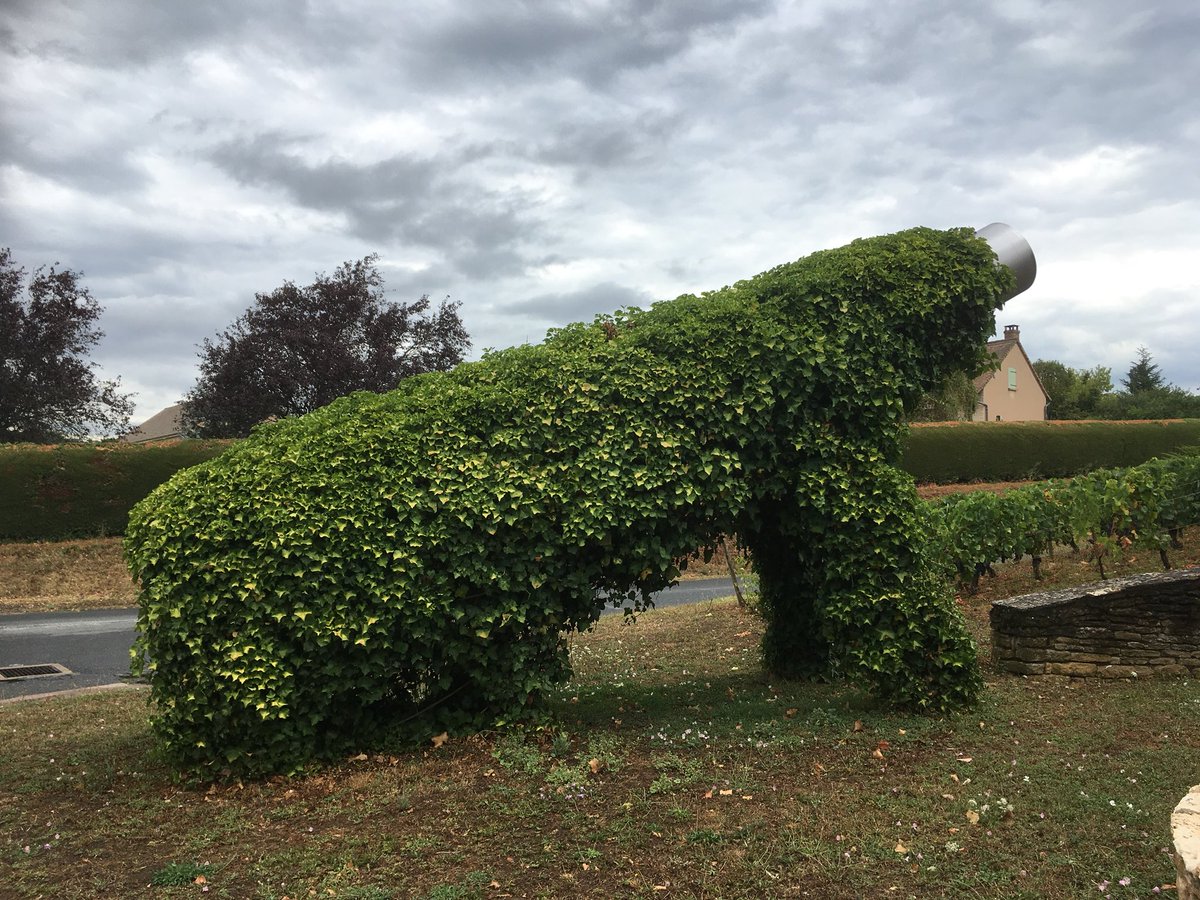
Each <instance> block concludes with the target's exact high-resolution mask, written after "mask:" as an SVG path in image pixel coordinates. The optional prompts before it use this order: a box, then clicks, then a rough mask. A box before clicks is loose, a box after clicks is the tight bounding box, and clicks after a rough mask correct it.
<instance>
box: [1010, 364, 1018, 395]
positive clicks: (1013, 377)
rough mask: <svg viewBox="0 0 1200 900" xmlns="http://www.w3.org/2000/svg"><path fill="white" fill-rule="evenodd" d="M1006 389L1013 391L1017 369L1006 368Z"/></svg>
mask: <svg viewBox="0 0 1200 900" xmlns="http://www.w3.org/2000/svg"><path fill="white" fill-rule="evenodd" d="M1008 389H1009V390H1010V391H1015V390H1016V389H1017V370H1016V369H1009V370H1008Z"/></svg>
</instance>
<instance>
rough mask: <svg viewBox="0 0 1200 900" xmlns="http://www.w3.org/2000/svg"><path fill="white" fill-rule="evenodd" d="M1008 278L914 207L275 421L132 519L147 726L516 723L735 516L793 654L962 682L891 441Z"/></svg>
mask: <svg viewBox="0 0 1200 900" xmlns="http://www.w3.org/2000/svg"><path fill="white" fill-rule="evenodd" d="M1011 283H1012V282H1011V274H1010V273H1009V272H1008V271H1007V270H1006V269H1001V268H999V267H997V266H996V265H995V257H994V255H993V254H992V251H991V249H990V248H989V247H988V246H987V245H986V243H984V242H983V241H981V240H979V239H977V238H975V237H974V235H973V233H972V232H970V231H969V230H956V231H950V232H935V231H931V230H929V229H914V230H912V231H908V232H902V233H900V234H897V235H891V236H888V237H884V238H875V239H871V240H866V241H856V242H855V243H853V244H851V245H849V246H848V247H844V248H841V249H840V250H833V251H825V252H822V253H818V254H814V255H813V256H810V257H808V258H806V259H803V260H801V261H799V262H796V263H791V264H788V265H784V266H780V267H778V268H776V269H773V270H771V271H769V272H766V273H764V274H762V275H759V276H757V277H755V278H753V279H750V280H748V281H744V282H739V283H738V284H736V285H734V286H732V287H727V288H724V289H722V290H720V291H715V292H711V293H707V294H705V295H703V296H700V297H696V296H683V297H679V298H677V299H676V300H673V301H669V302H665V303H660V304H656V305H655V306H654V307H653V308H651V309H649V310H646V311H639V310H623V311H621V312H619V313H617V314H615V315H613V316H604V317H601V318H599V319H598V320H597V321H596V322H594V323H592V324H590V325H573V326H570V327H567V328H564V329H561V330H558V331H555V332H552V333H551V334H550V335H549V336H548V337H547V340H546V341H545V342H544V343H543V344H541V345H538V346H524V347H518V348H514V349H511V350H505V351H502V352H498V353H490V354H488V355H486V356H485V357H484V358H483V359H482V360H480V361H479V362H475V363H469V364H465V365H462V366H460V367H458V368H456V369H455V370H453V371H452V372H449V373H443V374H431V375H425V376H420V377H417V378H412V379H408V380H406V381H405V382H403V383H402V384H401V386H400V387H399V388H398V389H397V390H395V391H393V392H391V393H388V394H384V395H375V394H357V395H354V396H351V397H348V398H344V399H342V400H339V401H336V402H335V403H333V404H331V405H330V406H328V407H326V408H324V409H322V410H318V411H317V412H315V413H312V414H310V415H308V416H305V417H303V418H299V419H293V420H287V421H283V422H279V423H276V424H273V425H270V426H266V427H262V428H260V429H258V430H257V431H256V432H255V433H254V434H253V435H252V436H251V437H250V438H248V439H247V440H245V441H243V442H242V443H240V444H238V445H236V446H235V447H233V448H231V449H230V450H229V451H228V452H227V453H225V454H224V455H222V456H220V457H218V458H217V459H214V460H212V461H210V462H208V463H205V464H203V465H201V466H198V467H196V468H193V469H189V470H186V471H184V472H181V473H179V474H178V475H176V476H175V477H174V478H173V479H172V480H171V481H169V482H168V483H167V484H165V485H163V486H161V487H160V488H158V489H157V490H156V491H155V492H154V493H153V494H151V495H150V497H148V498H147V499H146V500H145V501H143V502H142V503H141V504H139V505H138V506H137V508H136V509H135V510H134V511H133V513H132V515H131V517H130V523H129V529H128V532H127V538H126V546H127V550H128V553H129V556H130V559H131V561H132V565H133V568H134V572H135V575H136V576H137V577H138V578H139V579H140V582H141V596H140V603H141V610H140V616H139V628H140V632H141V634H140V637H139V641H138V645H137V647H136V648H135V651H134V652H135V657H136V656H137V655H138V654H140V653H141V652H142V651H145V652H146V653H148V655H149V657H150V659H151V660H152V665H153V668H152V670H151V672H150V673H149V674H150V681H151V688H152V695H153V699H154V701H155V709H156V713H155V727H156V730H157V733H158V734H159V736H160V737H161V739H162V740H163V741H164V743H165V745H166V748H167V750H168V751H169V752H170V754H171V755H172V756H173V757H174V758H175V759H176V761H177V762H178V763H179V764H181V765H182V766H184V767H187V768H191V769H201V770H205V769H213V768H221V767H228V768H230V769H231V770H235V771H241V772H265V771H275V770H279V769H286V768H290V767H293V766H295V765H298V764H300V763H302V762H303V761H304V760H306V759H309V758H310V757H312V756H314V755H322V754H332V753H340V752H344V751H345V750H346V749H348V748H350V747H354V746H362V745H365V744H369V743H371V742H375V741H380V740H383V739H385V738H396V737H409V738H416V737H420V736H422V735H424V736H428V735H430V734H432V733H437V732H440V731H441V730H442V729H450V730H460V731H461V730H466V729H472V728H479V727H486V726H489V725H491V724H494V723H498V722H504V721H510V720H512V719H513V718H514V717H518V716H522V715H525V714H526V713H527V712H528V710H529V709H530V706H531V704H533V703H534V702H535V701H536V700H537V698H538V696H539V694H540V693H541V692H542V691H543V690H544V689H546V688H547V687H549V686H550V685H552V684H554V683H556V682H558V681H561V680H562V679H563V678H565V677H566V676H567V674H568V659H567V654H566V648H565V646H564V643H563V638H562V635H563V633H564V632H565V631H570V630H572V629H576V628H586V627H588V626H589V625H590V624H591V623H592V622H594V621H595V620H596V617H597V616H598V615H599V614H600V612H601V611H602V609H603V608H604V607H605V605H606V604H608V603H611V604H614V605H617V606H625V607H626V608H627V609H629V610H636V609H639V608H642V607H643V605H644V604H645V601H646V598H647V596H648V594H649V593H651V592H653V591H656V590H658V589H660V588H662V587H664V586H666V585H667V584H669V583H670V582H671V581H672V580H673V579H674V578H675V577H676V576H677V575H678V572H677V570H676V569H675V567H674V564H673V560H675V559H677V558H679V557H681V556H683V555H685V554H687V553H689V552H691V551H693V550H694V549H695V548H696V547H702V546H706V545H711V544H712V543H713V542H714V541H715V540H716V538H717V537H718V536H719V535H720V534H723V533H738V534H739V535H742V536H743V537H744V538H745V539H746V541H747V542H748V544H749V546H750V549H751V552H752V553H753V554H754V557H755V559H756V562H757V563H759V565H758V571H759V573H760V579H761V590H762V595H763V608H764V615H765V618H766V624H767V628H766V638H765V641H764V653H765V656H766V660H767V663H768V665H769V666H771V668H772V669H773V670H774V671H776V672H777V673H780V674H783V675H793V674H803V673H806V672H812V671H820V672H825V673H828V672H830V671H840V672H843V673H845V674H847V675H850V676H851V677H853V678H855V679H857V680H859V681H861V682H863V683H864V684H866V685H868V686H869V687H871V688H872V689H874V690H875V691H876V692H877V693H878V694H879V695H880V696H882V697H884V698H886V699H888V700H890V701H892V702H895V703H900V704H905V705H910V706H916V707H920V708H927V709H944V708H948V707H952V706H955V705H959V704H962V703H969V702H971V701H972V700H973V699H974V697H975V694H976V691H977V689H978V685H979V673H978V667H977V662H976V656H975V648H974V645H973V643H972V641H971V639H970V636H969V634H968V632H967V630H966V628H965V627H964V624H963V622H962V620H961V617H960V616H959V615H958V612H957V610H956V608H955V606H954V604H953V600H952V597H951V596H950V594H949V591H948V587H947V585H946V584H945V583H944V582H943V581H942V580H940V579H939V578H938V575H937V566H936V564H935V563H934V561H933V560H932V559H931V558H930V557H929V556H928V555H927V553H926V552H925V551H923V550H920V549H914V548H919V547H920V546H922V544H923V542H922V541H921V540H920V528H921V526H922V524H923V519H922V518H921V517H922V514H923V507H922V505H921V504H920V502H919V501H918V499H917V497H916V493H915V489H914V487H913V483H912V479H911V478H908V477H907V476H905V475H903V474H902V473H900V472H899V471H898V470H896V469H895V468H893V467H892V465H891V463H892V462H893V461H894V460H896V459H897V458H898V456H899V446H900V437H901V434H902V432H903V429H904V404H905V403H909V404H912V403H915V402H916V401H917V399H919V397H920V396H921V394H922V393H923V392H924V391H925V390H927V389H928V388H929V387H931V386H932V385H934V384H936V383H938V382H940V381H941V379H942V378H943V377H945V375H946V374H947V373H948V372H951V371H955V370H958V369H962V368H964V367H969V366H971V365H973V364H974V363H975V362H977V361H978V360H980V359H982V355H983V348H984V344H983V339H984V337H985V336H986V335H987V334H989V333H990V331H991V330H992V328H993V327H994V310H995V308H996V307H997V306H998V305H999V298H1000V297H1002V296H1004V295H1005V294H1006V292H1007V291H1008V290H1009V289H1010V288H1011Z"/></svg>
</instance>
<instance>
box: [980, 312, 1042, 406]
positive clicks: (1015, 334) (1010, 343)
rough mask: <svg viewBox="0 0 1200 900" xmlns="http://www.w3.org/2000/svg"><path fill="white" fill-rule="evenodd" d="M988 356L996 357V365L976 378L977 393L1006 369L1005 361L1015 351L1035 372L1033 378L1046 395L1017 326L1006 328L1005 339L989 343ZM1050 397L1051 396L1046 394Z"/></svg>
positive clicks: (1007, 326)
mask: <svg viewBox="0 0 1200 900" xmlns="http://www.w3.org/2000/svg"><path fill="white" fill-rule="evenodd" d="M987 349H988V354H989V355H990V356H993V357H995V360H996V362H995V364H994V365H993V366H992V368H991V369H989V370H988V371H986V372H984V373H983V374H982V375H978V376H976V378H975V391H976V392H979V391H982V390H983V389H984V387H986V386H987V383H988V382H989V381H991V380H992V379H993V378H995V377H996V376H997V375H998V374H999V373H1000V370H1001V369H1002V368H1004V360H1005V359H1007V358H1008V354H1010V353H1012V352H1013V351H1014V350H1016V351H1018V352H1019V353H1020V354H1021V355H1022V356H1024V357H1025V362H1027V363H1029V368H1030V370H1032V371H1033V378H1034V380H1035V381H1036V382H1037V386H1038V387H1039V388H1041V391H1042V393H1043V394H1046V388H1045V386H1043V385H1042V379H1040V378H1038V374H1037V370H1036V369H1034V368H1033V363H1032V361H1030V359H1029V354H1027V353H1026V352H1025V348H1024V347H1022V346H1021V329H1020V328H1018V327H1017V326H1016V325H1005V326H1004V337H1002V338H1001V339H1000V340H998V341H988V344H987ZM1046 396H1047V397H1049V396H1050V395H1049V394H1046Z"/></svg>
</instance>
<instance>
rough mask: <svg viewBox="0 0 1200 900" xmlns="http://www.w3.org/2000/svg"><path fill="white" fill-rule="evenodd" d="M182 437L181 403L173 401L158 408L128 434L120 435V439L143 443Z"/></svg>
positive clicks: (131, 442) (132, 442)
mask: <svg viewBox="0 0 1200 900" xmlns="http://www.w3.org/2000/svg"><path fill="white" fill-rule="evenodd" d="M182 437H183V403H182V402H181V403H175V404H172V405H171V406H168V407H167V408H166V409H164V410H160V411H159V412H156V413H155V414H154V415H152V416H151V417H150V418H148V419H147V420H146V421H145V422H143V423H142V424H141V425H139V426H138V427H137V428H135V429H133V431H131V432H129V433H128V434H123V435H121V440H123V441H126V442H127V443H130V444H144V443H146V442H147V441H172V440H179V439H180V438H182Z"/></svg>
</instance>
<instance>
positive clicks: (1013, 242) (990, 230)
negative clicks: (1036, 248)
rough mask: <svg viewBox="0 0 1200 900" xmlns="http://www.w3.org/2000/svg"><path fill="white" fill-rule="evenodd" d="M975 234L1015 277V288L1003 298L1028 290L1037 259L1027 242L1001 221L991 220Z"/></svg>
mask: <svg viewBox="0 0 1200 900" xmlns="http://www.w3.org/2000/svg"><path fill="white" fill-rule="evenodd" d="M975 234H976V235H977V236H978V237H981V238H983V239H984V240H985V241H987V242H988V243H989V244H990V245H991V247H992V250H994V251H995V252H996V260H997V262H999V263H1000V265H1002V266H1008V268H1009V269H1011V270H1012V273H1013V276H1014V277H1015V278H1016V282H1017V284H1016V288H1015V289H1014V290H1013V292H1012V293H1011V294H1009V295H1008V296H1007V297H1005V298H1004V299H1005V300H1011V299H1012V298H1013V297H1015V296H1017V294H1019V293H1021V292H1022V291H1025V290H1028V289H1029V286H1030V285H1031V284H1033V280H1034V279H1035V278H1036V277H1037V260H1036V259H1035V258H1034V256H1033V248H1032V247H1030V246H1029V242H1028V241H1026V240H1025V238H1023V237H1021V235H1019V234H1017V232H1015V231H1013V230H1012V229H1011V228H1009V227H1008V226H1007V225H1005V224H1003V223H1002V222H993V223H992V224H991V225H985V226H984V227H983V228H980V229H978V230H977V231H976V232H975Z"/></svg>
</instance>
